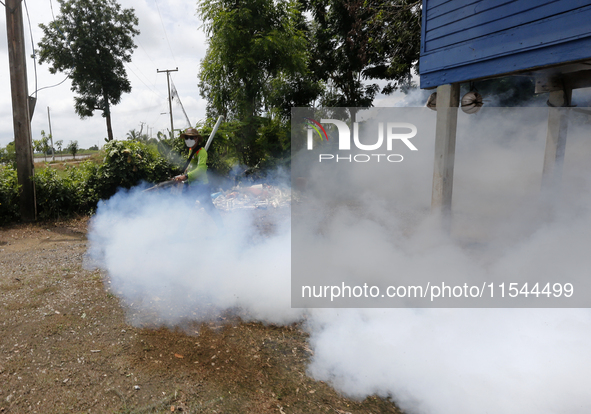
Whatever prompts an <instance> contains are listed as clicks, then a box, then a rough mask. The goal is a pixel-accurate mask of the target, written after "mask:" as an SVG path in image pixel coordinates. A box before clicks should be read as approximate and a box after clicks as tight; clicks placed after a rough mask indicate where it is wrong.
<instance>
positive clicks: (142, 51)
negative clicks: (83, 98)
mask: <svg viewBox="0 0 591 414" xmlns="http://www.w3.org/2000/svg"><path fill="white" fill-rule="evenodd" d="M119 3H120V4H121V5H122V6H123V7H125V8H134V9H135V13H136V16H137V17H138V19H139V30H140V35H139V36H136V37H135V38H134V40H135V43H136V45H137V48H136V49H135V51H134V53H133V56H132V61H131V63H128V64H126V69H127V75H128V78H129V80H130V81H131V85H132V91H131V93H129V94H124V95H123V98H122V100H121V103H120V104H119V105H116V106H114V107H112V123H113V135H114V137H115V139H125V137H126V134H127V132H129V131H130V130H131V129H136V130H138V131H139V130H140V128H141V123H145V124H144V132H146V131H148V133H151V134H152V136H156V133H157V132H158V131H166V129H167V128H168V129H169V128H170V117H169V114H168V113H169V110H168V90H167V85H166V74H165V73H157V72H156V70H157V69H159V70H164V69H175V68H177V67H178V72H172V73H171V77H172V80H173V82H174V84H175V85H176V88H177V90H178V93H179V96H180V98H181V101H182V103H183V106H184V108H185V110H186V112H187V115H188V117H189V119H190V121H191V123H192V124H193V125H194V124H195V123H197V122H198V121H199V120H202V119H204V117H205V106H206V103H205V101H204V100H203V99H202V98H201V97H200V96H199V89H198V87H197V82H198V80H197V74H198V71H199V62H200V61H201V59H202V58H203V57H204V56H205V51H206V48H207V45H206V37H205V34H204V32H203V29H202V28H201V21H200V20H199V18H198V17H197V16H196V6H197V1H184V0H119ZM26 4H27V6H28V11H29V17H30V20H31V29H32V36H33V42H34V44H35V47H37V43H38V42H39V41H40V40H41V38H42V31H41V29H40V28H39V23H44V24H48V23H49V22H50V21H51V20H52V12H51V7H52V5H53V12H54V14H55V15H56V16H57V14H58V13H59V3H58V2H57V0H26ZM2 8H3V7H2ZM23 15H24V27H25V39H26V49H27V56H31V54H32V47H31V35H30V32H29V24H28V21H27V15H26V10H25V9H24V8H23ZM27 71H28V85H29V94H30V95H33V92H34V91H35V89H36V86H35V70H34V65H33V59H32V58H30V57H29V58H28V59H27ZM65 77H66V76H65V74H61V73H57V74H55V75H52V74H50V73H49V70H48V64H47V63H45V64H43V65H39V64H37V88H39V89H40V88H43V87H46V86H51V85H55V84H57V83H59V82H61V81H62V80H64V79H65ZM0 82H1V83H0V88H1V90H2V94H0V146H2V147H3V146H6V144H8V143H9V142H10V141H11V140H12V139H13V124H12V103H11V95H10V78H9V65H8V50H7V42H6V16H5V10H2V12H1V13H0ZM70 86H71V84H70V81H69V80H66V81H65V82H64V83H62V84H61V85H59V86H56V87H53V88H49V89H43V90H41V91H39V92H38V93H37V104H36V107H35V113H34V115H33V119H32V132H33V139H39V138H40V137H41V130H45V132H46V133H49V123H48V116H47V107H49V108H50V113H51V126H52V132H53V137H54V141H55V140H59V139H61V140H63V141H64V144H67V143H68V142H70V141H72V140H78V143H79V144H80V146H81V147H82V148H88V147H90V146H92V145H97V144H98V145H99V146H102V145H103V144H104V138H105V137H106V136H107V130H106V125H105V119H104V118H103V117H102V116H101V113H100V112H99V111H96V112H95V115H94V116H93V117H90V118H86V119H84V120H82V119H80V118H79V117H78V115H76V113H75V112H74V94H73V93H72V92H71V91H70ZM399 99H400V96H395V97H391V98H387V99H386V100H384V99H381V100H380V99H378V100H376V102H375V104H376V105H378V106H381V105H385V104H386V105H387V104H391V103H392V102H394V101H397V100H399ZM172 112H173V115H174V127H175V129H177V128H186V127H187V126H188V125H187V122H186V120H185V117H184V115H183V113H182V110H181V108H180V107H179V106H178V105H177V104H176V103H174V102H173V108H172ZM147 128H149V129H147Z"/></svg>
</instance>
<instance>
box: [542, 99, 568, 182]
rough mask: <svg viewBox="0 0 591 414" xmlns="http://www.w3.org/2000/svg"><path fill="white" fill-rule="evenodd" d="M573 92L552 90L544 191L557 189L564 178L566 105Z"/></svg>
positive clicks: (543, 176) (543, 175)
mask: <svg viewBox="0 0 591 414" xmlns="http://www.w3.org/2000/svg"><path fill="white" fill-rule="evenodd" d="M571 93H572V90H560V91H554V92H550V98H549V100H548V102H549V103H550V104H551V105H553V106H552V107H550V108H549V110H548V133H547V136H546V151H545V153H544V170H543V172H542V190H543V191H548V190H551V189H556V188H557V186H558V185H559V184H560V181H561V178H562V166H563V164H564V151H565V148H566V134H567V127H568V111H569V108H565V106H568V105H569V104H570V98H571Z"/></svg>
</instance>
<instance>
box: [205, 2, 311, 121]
mask: <svg viewBox="0 0 591 414" xmlns="http://www.w3.org/2000/svg"><path fill="white" fill-rule="evenodd" d="M198 12H199V14H200V16H201V18H202V19H203V21H204V27H205V30H206V33H207V35H208V36H209V41H208V43H209V44H208V49H207V53H206V56H205V58H204V59H203V61H202V62H201V72H200V74H199V81H200V82H199V86H200V88H201V94H202V96H203V97H204V98H205V99H207V101H208V104H209V105H208V110H209V114H210V115H211V117H213V118H215V117H216V116H217V115H224V116H225V117H226V118H227V119H233V118H238V119H242V120H244V118H247V117H254V116H257V115H260V114H261V112H262V111H264V110H266V109H268V108H269V100H270V99H271V97H272V95H273V86H274V85H273V83H272V82H271V81H273V80H277V79H284V80H286V81H288V80H291V79H295V78H297V77H298V76H301V75H302V74H304V73H306V65H307V60H306V56H307V54H306V46H307V44H306V39H305V36H304V33H303V31H302V30H300V29H299V28H298V25H297V23H298V21H299V19H300V16H299V10H298V9H297V7H296V3H295V2H293V1H288V0H279V1H273V0H247V1H241V2H236V1H234V0H203V1H202V2H201V3H200V4H199V8H198Z"/></svg>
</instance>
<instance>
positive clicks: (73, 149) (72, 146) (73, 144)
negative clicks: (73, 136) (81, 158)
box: [66, 140, 80, 158]
mask: <svg viewBox="0 0 591 414" xmlns="http://www.w3.org/2000/svg"><path fill="white" fill-rule="evenodd" d="M79 149H80V148H79V146H78V141H77V140H74V141H70V143H69V144H68V147H67V148H66V151H68V152H69V153H70V154H72V157H74V158H76V154H77V153H78V150H79Z"/></svg>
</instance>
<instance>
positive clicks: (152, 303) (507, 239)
mask: <svg viewBox="0 0 591 414" xmlns="http://www.w3.org/2000/svg"><path fill="white" fill-rule="evenodd" d="M511 113H512V112H508V113H506V112H502V113H501V114H500V116H501V118H496V117H493V116H491V117H490V118H488V117H486V116H480V115H477V116H476V117H472V118H466V116H465V115H461V117H463V118H461V119H463V121H462V123H460V126H459V127H458V144H457V152H456V170H455V183H454V227H453V231H452V235H451V236H446V235H445V234H442V233H440V232H439V231H437V230H436V226H435V225H434V223H433V222H432V220H430V219H429V217H428V211H429V202H430V191H431V178H432V162H433V150H432V148H433V142H432V141H431V142H419V143H416V144H417V146H418V147H419V154H421V157H420V158H417V159H415V160H414V161H409V162H407V163H406V164H405V165H404V168H405V169H400V170H395V171H394V172H393V173H388V172H386V171H384V174H383V175H380V176H379V177H376V176H372V175H371V174H368V175H367V176H364V175H363V174H359V175H352V177H350V178H351V181H349V182H348V185H351V186H352V187H347V188H346V191H342V190H343V188H342V183H340V182H335V183H334V188H335V194H338V195H339V197H341V196H344V195H346V196H350V198H351V199H352V200H353V201H354V203H348V202H347V203H345V204H343V205H340V206H338V205H337V206H333V210H331V213H330V214H328V215H325V216H323V217H322V219H320V218H319V219H318V222H319V225H321V227H322V228H321V231H320V232H318V233H316V234H315V236H314V237H313V238H311V239H310V240H312V241H313V243H314V244H313V247H314V249H315V254H317V255H321V256H322V255H324V256H325V257H330V256H332V257H335V260H337V259H338V261H339V263H340V265H339V266H340V269H343V271H347V272H352V273H356V275H357V276H359V275H360V274H361V275H362V276H367V277H368V278H371V277H373V276H374V275H375V274H377V273H379V272H380V271H383V269H384V267H385V266H389V269H390V270H391V271H392V272H395V273H396V274H397V275H401V276H404V277H407V278H409V279H412V278H413V276H414V275H419V274H420V275H421V277H423V276H424V275H426V274H427V275H428V274H431V273H433V274H435V273H441V272H445V274H448V275H449V278H450V280H451V279H454V278H456V277H457V278H458V279H462V278H465V277H466V276H470V277H472V278H474V280H494V279H495V278H499V277H507V276H510V277H513V278H515V280H516V281H519V280H521V278H522V277H525V276H527V277H532V275H533V276H535V277H537V276H538V275H539V277H540V278H554V279H556V281H559V282H565V281H573V282H576V281H577V280H582V279H585V278H588V277H589V269H591V259H590V258H589V257H590V255H589V254H588V253H587V250H588V246H590V245H591V208H589V206H590V205H591V203H590V201H591V197H590V194H591V191H590V189H591V180H590V179H589V177H591V174H590V172H591V171H589V169H590V164H589V163H588V159H589V156H590V155H591V146H590V145H589V140H588V139H587V138H586V135H587V129H586V128H585V125H584V123H583V124H581V126H577V124H571V125H570V126H569V140H568V142H567V153H566V159H565V167H564V173H563V186H562V190H561V191H560V192H558V193H555V194H554V195H555V197H554V199H552V200H551V201H552V202H551V203H550V204H548V203H546V201H548V200H544V199H542V198H541V197H540V191H539V190H540V178H541V172H542V162H543V154H544V145H545V124H544V123H543V120H544V119H545V116H546V114H545V113H542V114H541V116H538V115H539V113H537V114H536V113H533V112H530V113H529V114H526V115H527V116H521V117H519V116H518V117H517V118H518V119H522V120H523V122H522V125H520V127H519V128H514V127H513V126H511V125H510V124H509V123H508V122H506V119H507V118H508V117H510V115H511ZM503 117H504V118H503ZM534 118H535V119H537V120H538V121H539V120H540V119H541V120H542V123H541V124H540V123H539V122H533V121H532V122H530V120H532V119H534ZM409 160H410V158H409ZM384 168H387V166H384ZM389 174H390V175H389ZM323 177H326V176H323ZM320 178H322V177H318V176H314V175H313V174H312V175H311V180H310V185H311V186H312V185H313V184H317V185H319V186H320V182H319V181H320ZM316 179H317V182H315V180H316ZM327 188H330V187H326V188H324V187H323V191H328V190H327ZM349 201H350V200H349ZM360 211H362V212H363V214H360V213H359V212H360ZM271 216H272V215H271ZM271 219H272V220H273V221H274V222H275V224H276V227H275V230H274V231H273V232H271V233H270V234H268V233H267V234H262V235H261V231H260V229H257V227H256V226H254V225H253V218H252V216H251V215H249V214H239V213H236V212H233V213H231V214H227V215H225V216H224V221H225V229H224V231H222V232H220V231H219V230H218V229H217V228H216V226H215V224H213V222H212V221H211V220H210V218H209V216H207V215H206V214H205V213H204V212H203V211H200V210H198V209H196V208H195V206H194V205H193V203H192V201H191V200H187V199H183V198H180V199H179V197H177V196H170V195H164V194H162V193H160V194H150V193H142V192H140V191H139V190H132V191H129V192H126V191H122V192H120V193H118V194H117V195H116V196H115V197H113V198H112V199H111V200H108V201H107V202H105V203H104V204H102V205H100V206H99V209H98V211H97V214H96V216H95V217H94V218H93V220H92V225H91V230H90V233H89V239H90V241H91V246H92V247H91V251H90V254H91V256H92V257H94V258H95V259H96V260H98V262H99V263H100V265H101V266H102V267H103V268H104V269H106V270H107V272H108V275H109V278H110V281H111V286H112V287H113V291H114V292H116V293H117V294H119V295H120V297H121V298H123V300H124V302H125V303H126V304H127V305H130V320H131V321H132V322H134V323H150V322H152V323H153V322H157V323H164V324H168V325H170V326H174V325H178V324H182V323H183V322H184V321H187V320H206V319H208V318H211V317H212V315H216V314H220V313H223V312H225V311H227V310H233V309H237V308H240V309H241V310H242V314H243V315H247V317H250V318H252V319H257V320H261V321H265V322H271V323H288V322H291V321H295V320H302V319H304V318H305V320H306V324H305V326H306V328H307V329H308V330H309V332H310V345H311V348H312V349H313V350H314V356H313V358H312V360H311V363H310V366H309V374H310V375H311V376H313V377H314V378H316V379H318V380H325V381H329V382H330V383H331V384H332V385H333V386H334V387H335V388H336V389H337V390H339V391H340V392H343V393H344V394H346V395H348V396H352V397H356V398H364V397H365V396H367V395H371V394H378V395H381V396H392V397H393V399H394V400H395V401H396V402H397V403H398V404H399V405H400V406H401V407H402V408H403V409H405V410H407V412H409V413H421V414H423V413H424V414H427V413H428V414H448V413H454V414H455V413H461V414H472V413H503V414H529V413H532V414H533V413H536V414H551V413H569V414H570V413H576V414H578V413H588V412H590V410H591V394H590V393H589V391H588V384H590V383H591V352H590V351H589V345H590V344H591V312H590V311H589V310H588V309H309V310H300V309H291V308H290V294H291V292H290V265H291V258H290V249H291V243H290V236H291V234H290V229H289V220H283V219H281V218H280V217H275V218H273V216H272V217H271ZM376 241H379V243H376ZM344 248H347V249H349V250H346V251H348V252H349V253H348V254H347V255H343V254H342V252H343V249H344ZM376 260H383V262H378V263H379V264H378V265H377V266H376ZM372 266H373V267H372ZM322 271H334V268H333V269H321V270H320V272H322ZM581 294H582V295H584V294H585V293H581ZM132 304H133V305H132ZM212 312H213V313H212Z"/></svg>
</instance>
